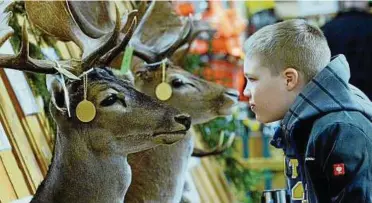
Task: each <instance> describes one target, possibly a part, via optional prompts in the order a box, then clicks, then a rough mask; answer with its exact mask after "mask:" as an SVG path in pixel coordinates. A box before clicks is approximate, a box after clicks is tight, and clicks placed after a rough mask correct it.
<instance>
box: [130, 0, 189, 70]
mask: <svg viewBox="0 0 372 203" xmlns="http://www.w3.org/2000/svg"><path fill="white" fill-rule="evenodd" d="M190 31H191V22H190V20H189V19H188V20H186V22H185V23H182V21H181V20H180V18H179V17H178V16H177V14H176V13H175V12H174V11H173V9H172V5H171V4H170V3H169V2H165V1H164V2H163V1H153V2H151V4H150V6H149V8H148V9H147V11H146V13H145V14H144V16H143V17H142V19H141V21H140V23H139V25H138V28H137V29H136V31H135V33H134V34H133V37H132V39H131V40H130V42H129V44H130V45H131V46H133V47H134V53H135V55H137V56H138V57H140V58H142V59H143V60H145V61H146V62H148V63H154V62H157V61H160V60H162V59H163V58H165V57H168V56H170V55H171V54H173V53H174V51H175V50H176V49H177V48H178V47H179V46H180V45H181V44H182V43H183V42H184V40H185V39H187V38H188V37H189V35H190V33H191V32H190Z"/></svg>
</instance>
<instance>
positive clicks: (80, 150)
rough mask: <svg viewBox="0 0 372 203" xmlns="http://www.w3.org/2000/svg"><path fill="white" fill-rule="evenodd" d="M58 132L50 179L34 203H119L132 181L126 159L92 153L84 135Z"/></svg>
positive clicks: (46, 179)
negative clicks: (67, 134)
mask: <svg viewBox="0 0 372 203" xmlns="http://www.w3.org/2000/svg"><path fill="white" fill-rule="evenodd" d="M68 137H69V138H71V140H67V139H66V136H62V133H58V134H57V136H56V143H55V152H54V156H53V160H52V164H51V166H50V168H49V171H48V174H47V177H46V178H45V179H44V181H43V182H42V184H41V185H40V186H39V188H38V190H37V192H36V194H35V196H34V199H33V201H32V202H77V203H78V202H84V203H89V202H103V203H105V202H107V203H108V202H110V203H113V202H115V203H116V202H120V203H122V202H123V200H124V195H125V193H126V191H127V189H128V187H129V184H130V182H131V169H130V166H129V165H128V163H127V156H126V155H125V156H123V155H114V156H113V155H103V153H99V152H95V151H92V150H91V147H90V146H89V144H87V142H85V141H84V140H83V139H81V137H83V136H81V135H79V134H76V135H69V136H68Z"/></svg>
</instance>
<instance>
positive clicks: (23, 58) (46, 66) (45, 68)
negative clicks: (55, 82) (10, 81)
mask: <svg viewBox="0 0 372 203" xmlns="http://www.w3.org/2000/svg"><path fill="white" fill-rule="evenodd" d="M21 43H22V44H21V49H20V51H19V53H18V54H17V55H9V54H0V67H5V68H10V69H15V70H21V71H28V72H35V73H45V74H53V73H56V72H57V70H56V69H55V68H54V67H55V64H54V63H53V62H50V61H46V60H38V59H33V58H30V57H29V44H28V43H29V41H28V35H27V28H26V20H25V22H24V23H23V26H22V42H21ZM67 63H68V61H61V64H62V65H67ZM67 70H69V71H71V72H74V71H73V70H71V69H69V68H67Z"/></svg>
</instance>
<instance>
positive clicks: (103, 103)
mask: <svg viewBox="0 0 372 203" xmlns="http://www.w3.org/2000/svg"><path fill="white" fill-rule="evenodd" d="M118 99H119V98H118V96H117V95H116V94H111V95H110V96H108V97H107V98H106V99H104V100H103V101H101V104H100V105H101V106H111V105H113V104H115V103H116V102H117V101H118Z"/></svg>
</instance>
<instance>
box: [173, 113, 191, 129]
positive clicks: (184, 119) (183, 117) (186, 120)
mask: <svg viewBox="0 0 372 203" xmlns="http://www.w3.org/2000/svg"><path fill="white" fill-rule="evenodd" d="M174 120H176V122H177V123H180V124H182V125H184V126H185V127H186V130H188V129H189V128H190V126H191V117H190V116H189V115H187V114H179V115H176V116H175V117H174Z"/></svg>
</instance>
